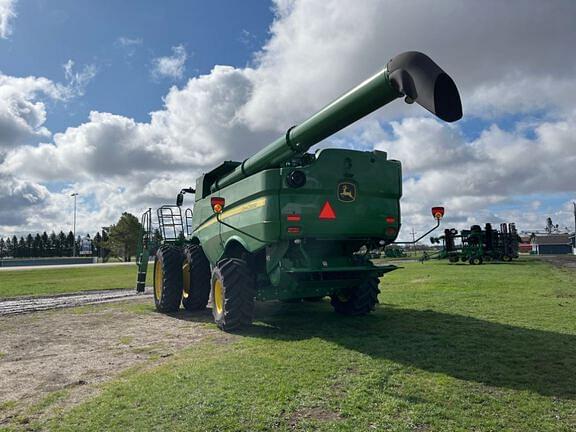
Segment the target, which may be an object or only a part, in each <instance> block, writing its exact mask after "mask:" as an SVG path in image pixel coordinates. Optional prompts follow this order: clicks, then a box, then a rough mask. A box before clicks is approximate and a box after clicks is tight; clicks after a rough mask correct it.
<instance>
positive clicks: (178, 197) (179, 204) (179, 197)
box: [176, 192, 184, 207]
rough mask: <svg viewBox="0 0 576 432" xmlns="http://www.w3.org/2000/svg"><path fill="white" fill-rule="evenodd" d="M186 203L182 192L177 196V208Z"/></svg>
mask: <svg viewBox="0 0 576 432" xmlns="http://www.w3.org/2000/svg"><path fill="white" fill-rule="evenodd" d="M183 202H184V194H183V193H182V192H180V193H178V195H176V206H178V207H181V206H182V203H183Z"/></svg>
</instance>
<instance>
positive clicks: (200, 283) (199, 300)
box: [182, 245, 211, 311]
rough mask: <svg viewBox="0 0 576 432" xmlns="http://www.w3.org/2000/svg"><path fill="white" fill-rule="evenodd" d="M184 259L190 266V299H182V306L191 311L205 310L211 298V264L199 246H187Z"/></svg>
mask: <svg viewBox="0 0 576 432" xmlns="http://www.w3.org/2000/svg"><path fill="white" fill-rule="evenodd" d="M184 259H185V260H186V261H188V263H189V266H190V269H189V271H190V287H189V295H188V297H187V298H184V297H182V306H183V307H184V309H186V310H189V311H197V310H204V309H205V308H206V306H207V305H208V298H209V297H210V276H211V274H210V262H209V261H208V258H207V257H206V255H205V254H204V251H203V250H202V247H200V246H199V245H189V246H187V247H186V248H185V249H184Z"/></svg>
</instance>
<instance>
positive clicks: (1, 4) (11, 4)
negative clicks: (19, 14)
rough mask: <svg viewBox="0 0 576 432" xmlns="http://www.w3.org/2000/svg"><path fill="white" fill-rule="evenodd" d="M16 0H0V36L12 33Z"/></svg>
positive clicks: (6, 36)
mask: <svg viewBox="0 0 576 432" xmlns="http://www.w3.org/2000/svg"><path fill="white" fill-rule="evenodd" d="M15 7H16V0H0V38H2V39H6V38H8V36H10V35H11V34H12V20H13V19H14V18H16V12H15Z"/></svg>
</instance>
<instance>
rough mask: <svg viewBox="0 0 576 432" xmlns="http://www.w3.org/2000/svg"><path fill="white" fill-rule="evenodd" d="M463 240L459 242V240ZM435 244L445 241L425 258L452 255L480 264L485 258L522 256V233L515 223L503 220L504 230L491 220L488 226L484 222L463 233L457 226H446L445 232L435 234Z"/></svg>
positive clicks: (451, 256)
mask: <svg viewBox="0 0 576 432" xmlns="http://www.w3.org/2000/svg"><path fill="white" fill-rule="evenodd" d="M458 240H459V242H458ZM430 241H431V243H432V244H440V243H441V244H442V249H440V250H439V251H438V252H437V253H436V254H431V255H427V256H426V257H425V259H430V258H438V259H448V261H450V262H452V263H456V262H458V261H462V262H469V263H470V264H473V265H479V264H482V263H484V262H485V261H504V262H510V261H512V259H514V258H518V245H519V243H520V237H519V236H518V232H517V231H516V225H515V224H514V223H509V224H505V223H503V224H500V230H499V231H498V230H496V229H493V228H492V225H491V224H489V223H487V224H486V225H485V228H484V230H482V228H481V227H480V225H472V226H471V227H470V229H469V230H462V231H460V233H458V231H457V230H456V229H454V228H452V229H446V230H444V235H442V236H440V237H432V238H431V239H430Z"/></svg>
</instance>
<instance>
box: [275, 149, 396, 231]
mask: <svg viewBox="0 0 576 432" xmlns="http://www.w3.org/2000/svg"><path fill="white" fill-rule="evenodd" d="M293 169H294V168H291V167H284V168H282V169H281V170H280V176H281V177H282V179H285V178H286V176H287V175H288V174H289V173H290V172H291V171H292V170H293ZM299 170H301V171H303V172H304V173H305V174H306V178H307V181H306V184H305V185H304V186H303V187H301V188H297V189H294V188H291V187H290V186H288V184H287V183H286V181H283V182H282V190H281V194H280V220H281V238H283V239H293V238H298V237H314V238H331V239H344V238H346V239H350V238H363V239H366V238H372V237H378V238H382V239H385V240H387V241H388V242H392V241H394V239H395V238H396V235H397V233H398V230H399V228H400V202H399V200H400V197H401V195H402V183H401V180H402V173H401V166H400V163H399V162H398V161H389V160H387V158H386V153H385V152H381V151H374V152H360V151H354V150H344V149H325V150H320V151H319V152H318V153H317V155H316V161H315V162H314V163H313V164H311V165H310V166H307V167H302V168H299ZM341 183H346V184H351V185H353V188H354V189H355V191H356V195H355V199H354V200H353V201H342V200H341V199H340V198H339V196H338V186H339V185H340V184H341ZM351 189H352V187H351ZM326 202H328V203H329V204H330V206H331V208H332V209H333V210H334V212H335V214H336V218H335V219H328V220H322V219H319V214H320V211H321V210H322V208H323V206H324V205H325V203H326ZM293 213H295V214H299V215H300V216H301V218H302V219H301V222H296V223H295V222H289V221H288V220H287V216H288V215H290V214H293ZM387 217H393V218H394V223H387V222H386V218H387ZM292 226H296V227H300V228H301V232H300V234H289V233H288V227H292ZM388 228H393V229H394V234H393V235H387V234H386V230H387V229H388Z"/></svg>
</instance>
